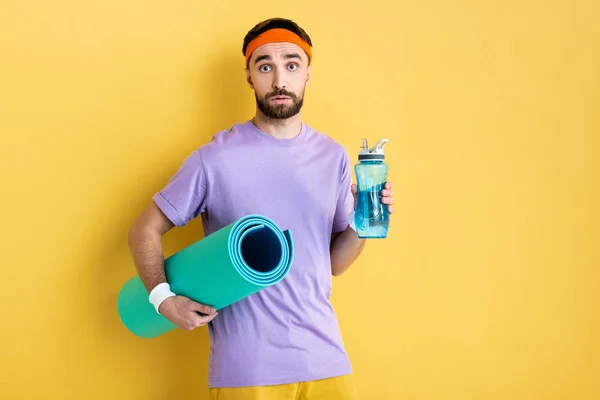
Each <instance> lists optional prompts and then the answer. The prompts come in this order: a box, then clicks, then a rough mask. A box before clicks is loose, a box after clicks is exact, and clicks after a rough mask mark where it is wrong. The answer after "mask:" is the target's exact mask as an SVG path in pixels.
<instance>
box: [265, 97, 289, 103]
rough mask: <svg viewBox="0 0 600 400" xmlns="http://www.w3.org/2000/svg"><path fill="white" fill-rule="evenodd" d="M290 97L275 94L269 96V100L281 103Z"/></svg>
mask: <svg viewBox="0 0 600 400" xmlns="http://www.w3.org/2000/svg"><path fill="white" fill-rule="evenodd" d="M291 99H292V98H291V97H286V96H275V97H271V99H270V101H271V102H272V103H275V104H283V103H287V102H288V101H290V100H291Z"/></svg>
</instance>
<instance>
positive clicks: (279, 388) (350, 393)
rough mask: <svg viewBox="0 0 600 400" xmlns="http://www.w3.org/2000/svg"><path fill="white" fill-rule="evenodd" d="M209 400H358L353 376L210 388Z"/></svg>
mask: <svg viewBox="0 0 600 400" xmlns="http://www.w3.org/2000/svg"><path fill="white" fill-rule="evenodd" d="M208 394H209V396H208V398H209V400H358V393H357V392H356V388H355V386H354V380H353V379H352V375H344V376H338V377H336V378H329V379H321V380H317V381H308V382H301V383H290V384H286V385H272V386H250V387H236V388H210V389H208Z"/></svg>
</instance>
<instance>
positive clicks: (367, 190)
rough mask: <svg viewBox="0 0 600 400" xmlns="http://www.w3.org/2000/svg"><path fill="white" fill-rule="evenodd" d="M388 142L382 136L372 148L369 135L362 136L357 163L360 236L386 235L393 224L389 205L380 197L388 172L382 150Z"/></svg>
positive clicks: (358, 228)
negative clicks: (369, 144)
mask: <svg viewBox="0 0 600 400" xmlns="http://www.w3.org/2000/svg"><path fill="white" fill-rule="evenodd" d="M387 142H388V141H387V139H383V140H380V141H379V142H377V144H376V145H375V146H374V147H372V148H371V149H369V148H368V145H367V141H366V139H363V146H362V151H361V152H360V153H359V155H358V160H359V162H358V164H356V165H355V166H354V171H355V173H356V184H357V189H358V196H357V197H358V199H357V204H356V211H355V214H354V224H355V226H356V232H357V233H358V237H360V238H363V239H365V238H379V239H383V238H386V237H387V233H388V229H389V226H390V213H389V211H388V205H387V204H384V203H383V202H382V201H381V191H382V190H383V189H384V186H385V183H386V182H387V175H388V165H387V164H386V163H385V162H384V160H385V154H384V152H383V147H384V146H385V145H386V144H387Z"/></svg>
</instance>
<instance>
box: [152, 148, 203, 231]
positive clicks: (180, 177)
mask: <svg viewBox="0 0 600 400" xmlns="http://www.w3.org/2000/svg"><path fill="white" fill-rule="evenodd" d="M207 186H208V185H207V179H206V170H205V168H204V163H203V161H202V154H201V153H200V150H196V151H195V152H193V153H192V154H191V155H189V156H188V157H187V158H186V159H185V160H184V161H183V163H182V164H181V166H180V167H179V170H178V171H177V172H176V173H175V175H173V176H172V177H171V179H170V180H169V182H168V183H167V185H166V186H165V187H164V188H163V189H162V190H161V191H159V192H158V193H156V194H155V195H154V196H153V197H152V200H153V201H154V203H156V205H157V206H158V208H160V209H161V211H162V212H163V213H164V214H165V215H166V216H167V218H169V219H170V220H171V222H173V224H175V225H176V226H184V225H187V224H188V223H189V222H190V221H191V220H193V219H195V218H196V217H198V215H200V214H201V213H202V212H204V211H205V208H206V195H207Z"/></svg>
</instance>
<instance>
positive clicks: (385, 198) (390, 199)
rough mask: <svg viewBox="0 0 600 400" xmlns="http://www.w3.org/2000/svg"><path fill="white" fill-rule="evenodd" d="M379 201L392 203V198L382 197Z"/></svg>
mask: <svg viewBox="0 0 600 400" xmlns="http://www.w3.org/2000/svg"><path fill="white" fill-rule="evenodd" d="M381 202H382V203H383V204H394V198H393V197H382V198H381Z"/></svg>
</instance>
